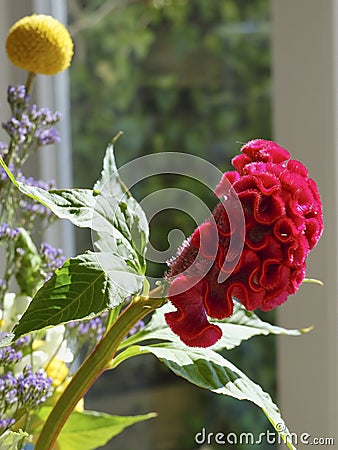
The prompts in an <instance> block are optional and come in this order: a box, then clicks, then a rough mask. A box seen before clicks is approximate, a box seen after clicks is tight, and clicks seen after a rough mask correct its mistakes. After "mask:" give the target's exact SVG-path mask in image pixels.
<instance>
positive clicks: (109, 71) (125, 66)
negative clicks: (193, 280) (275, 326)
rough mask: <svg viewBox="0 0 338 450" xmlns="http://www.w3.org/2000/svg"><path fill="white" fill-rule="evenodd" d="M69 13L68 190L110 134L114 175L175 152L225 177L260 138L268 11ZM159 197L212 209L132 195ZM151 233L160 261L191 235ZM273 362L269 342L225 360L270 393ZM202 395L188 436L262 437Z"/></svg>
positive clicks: (244, 6) (184, 1)
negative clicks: (171, 237) (243, 149)
mask: <svg viewBox="0 0 338 450" xmlns="http://www.w3.org/2000/svg"><path fill="white" fill-rule="evenodd" d="M68 3H69V24H70V26H69V28H70V32H71V34H72V36H73V39H74V41H75V58H74V61H73V64H72V66H71V70H70V74H71V93H72V110H73V111H72V133H73V150H74V167H75V173H74V176H75V184H76V185H77V186H81V187H91V186H92V184H93V183H94V181H95V180H96V179H97V177H98V174H99V172H100V169H101V162H102V158H103V155H104V151H105V147H106V145H107V143H108V142H109V141H110V140H111V139H112V137H113V136H114V135H116V134H117V132H118V131H120V130H122V131H123V132H124V135H123V137H122V138H120V139H119V141H118V142H117V144H116V157H117V162H118V166H121V165H123V164H124V163H126V162H128V161H131V160H133V159H135V158H137V157H139V156H142V155H148V154H151V153H156V152H164V151H179V152H185V153H190V154H194V155H197V156H200V157H202V158H204V159H206V160H208V161H210V162H211V163H213V164H215V165H216V166H217V167H219V168H220V169H221V170H229V169H231V165H230V160H231V157H232V156H233V155H234V154H235V153H237V152H238V151H239V148H240V146H241V143H242V142H245V141H247V140H249V139H253V138H258V137H260V138H265V139H269V138H270V136H271V98H270V96H271V92H270V88H271V70H270V61H271V56H270V11H269V4H270V2H269V0H250V1H248V0H139V1H137V0H129V1H128V0H125V1H122V0H120V1H119V0H115V1H111V0H105V1H104V0H70V1H69V2H68ZM217 182H218V180H215V185H216V184H217ZM166 186H178V187H181V188H182V189H188V190H189V191H190V192H193V193H194V194H196V195H199V196H200V197H201V198H202V199H203V200H204V201H206V202H207V203H208V202H209V204H210V208H212V204H213V202H214V199H213V198H212V194H211V193H210V192H209V193H208V192H205V191H203V190H202V189H201V187H198V186H197V185H196V184H193V183H192V182H191V180H187V179H179V177H170V176H168V177H153V178H151V179H150V180H148V182H144V183H142V185H141V186H137V187H136V189H135V191H133V193H134V195H135V196H136V198H138V199H142V198H144V196H145V195H147V194H149V193H150V192H154V191H157V190H158V189H162V188H164V187H166ZM153 222H154V223H153V224H151V242H152V244H153V245H154V246H155V247H156V248H159V249H163V248H165V246H166V245H165V244H163V242H167V241H166V239H167V234H168V230H171V229H173V228H179V229H182V230H183V231H184V233H185V235H189V234H190V233H191V232H192V231H193V229H194V224H193V223H191V222H192V221H191V220H189V218H186V217H185V216H184V215H182V214H180V213H179V212H178V213H177V214H174V213H173V211H167V212H166V213H165V212H163V214H159V215H158V216H157V217H156V219H155V220H154V221H153ZM85 238H86V236H85ZM85 238H80V240H79V247H80V248H81V250H82V249H83V247H88V245H89V244H88V242H89V241H86V240H85ZM149 269H150V275H153V276H161V275H162V274H163V270H165V267H164V266H163V265H162V266H161V265H153V264H149ZM266 318H267V317H266V316H265V319H266ZM264 339H266V338H264ZM265 342H267V345H266V344H265ZM274 355H275V353H274V343H273V341H272V340H271V339H267V340H264V342H263V338H262V339H260V338H256V339H255V340H254V341H250V342H248V343H247V344H246V345H244V346H241V348H240V349H239V350H238V351H237V355H236V356H235V359H236V360H238V361H240V362H241V366H240V367H242V369H243V370H244V369H246V370H247V371H248V373H249V375H250V374H252V375H253V379H254V380H255V379H256V380H257V382H259V383H261V382H262V385H263V388H264V389H266V390H268V391H269V392H272V393H273V392H274ZM233 360H234V359H233ZM243 361H244V364H243ZM262 380H266V381H265V383H264V382H263V381H262ZM202 395H206V397H207V398H208V401H207V402H206V404H207V405H208V406H207V407H206V411H205V413H206V416H205V417H206V418H208V415H209V416H210V417H209V420H210V421H208V423H209V425H208V424H206V423H205V420H206V418H204V419H203V420H204V422H203V423H200V424H196V423H195V422H196V421H195V422H194V421H193V420H192V422H194V423H193V426H194V429H195V432H198V431H199V427H202V426H207V427H208V426H209V429H210V431H215V432H217V431H222V432H226V431H234V432H236V431H237V432H239V433H240V432H242V431H247V432H249V431H254V432H256V433H257V435H258V434H259V432H260V431H262V429H263V431H265V429H266V426H267V424H266V421H265V419H264V418H263V417H262V416H261V415H260V413H259V411H258V410H257V409H256V408H254V407H253V408H249V407H248V404H245V405H242V404H241V402H237V403H236V402H232V401H231V400H225V399H220V398H218V397H217V396H214V395H213V396H210V395H207V394H202ZM235 403H236V405H235ZM226 404H229V405H230V407H229V408H228V409H227V408H226V406H225V405H226ZM231 410H232V412H231ZM239 417H240V420H239ZM178 420H180V419H178ZM213 423H214V424H215V426H213V425H212V424H213ZM154 426H155V425H154ZM262 427H263V428H262ZM188 434H189V436H191V442H190V444H188V443H183V442H181V446H180V449H183V448H184V449H193V448H194V445H193V434H192V433H190V432H189V433H187V436H188ZM189 445H190V446H189ZM268 447H269V448H271V445H269V446H268ZM236 448H245V446H242V447H241V446H239V445H238V446H236ZM260 449H261V450H264V445H261V446H260ZM173 450H174V449H173Z"/></svg>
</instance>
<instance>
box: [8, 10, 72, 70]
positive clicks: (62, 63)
mask: <svg viewBox="0 0 338 450" xmlns="http://www.w3.org/2000/svg"><path fill="white" fill-rule="evenodd" d="M73 47H74V46H73V41H72V39H71V37H70V35H69V33H68V30H67V29H66V28H65V26H64V25H62V23H60V22H59V21H58V20H56V19H54V18H53V17H51V16H46V15H44V14H33V15H32V16H26V17H23V18H22V19H20V20H19V21H18V22H16V23H15V24H14V25H13V26H12V28H11V29H10V30H9V32H8V36H7V41H6V50H7V55H8V57H9V59H10V60H11V61H12V63H13V64H15V65H16V66H18V67H20V68H21V69H24V70H27V71H28V72H32V73H41V74H44V75H54V74H56V73H58V72H61V71H62V70H65V69H67V67H68V66H69V65H70V62H71V59H72V56H73Z"/></svg>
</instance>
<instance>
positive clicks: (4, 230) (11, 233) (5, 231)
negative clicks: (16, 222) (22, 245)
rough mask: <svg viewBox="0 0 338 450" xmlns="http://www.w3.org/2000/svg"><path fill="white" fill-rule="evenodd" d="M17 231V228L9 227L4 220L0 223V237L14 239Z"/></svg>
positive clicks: (18, 231)
mask: <svg viewBox="0 0 338 450" xmlns="http://www.w3.org/2000/svg"><path fill="white" fill-rule="evenodd" d="M19 233H20V230H19V229H18V228H11V227H10V226H9V225H8V224H7V223H5V222H3V223H2V224H1V225H0V239H6V238H8V239H15V238H16V237H17V235H18V234H19Z"/></svg>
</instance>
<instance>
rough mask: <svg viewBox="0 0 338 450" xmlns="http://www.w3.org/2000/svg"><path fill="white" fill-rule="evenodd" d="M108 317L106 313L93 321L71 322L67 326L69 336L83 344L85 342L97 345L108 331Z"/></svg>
mask: <svg viewBox="0 0 338 450" xmlns="http://www.w3.org/2000/svg"><path fill="white" fill-rule="evenodd" d="M107 315H108V314H107V312H104V313H103V314H101V315H100V316H97V317H94V318H93V319H89V320H81V321H74V322H69V323H68V324H67V329H68V333H69V336H70V337H75V338H76V339H77V340H78V341H79V342H81V344H83V343H84V342H85V341H86V342H88V343H94V344H95V343H96V342H98V341H99V340H100V339H101V338H102V336H103V334H104V332H105V330H106V326H105V322H106V318H107Z"/></svg>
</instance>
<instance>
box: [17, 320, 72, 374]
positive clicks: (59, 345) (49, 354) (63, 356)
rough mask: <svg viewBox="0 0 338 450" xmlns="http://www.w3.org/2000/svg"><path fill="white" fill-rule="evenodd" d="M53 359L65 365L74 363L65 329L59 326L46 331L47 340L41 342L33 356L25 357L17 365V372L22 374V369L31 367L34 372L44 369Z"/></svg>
mask: <svg viewBox="0 0 338 450" xmlns="http://www.w3.org/2000/svg"><path fill="white" fill-rule="evenodd" d="M53 358H58V359H60V360H61V361H64V362H65V363H70V362H72V361H73V358H74V356H73V353H72V352H71V350H70V348H69V347H68V345H67V340H66V339H65V327H64V326H63V325H58V326H56V327H53V328H48V329H47V330H46V335H45V340H43V341H41V344H40V345H38V347H37V349H36V350H34V351H33V352H32V354H29V355H26V356H24V357H23V358H22V359H21V361H19V362H18V363H17V364H16V365H15V371H16V372H20V371H22V369H23V368H24V367H25V366H27V365H31V366H32V367H33V369H34V370H37V369H42V368H44V367H45V365H46V364H48V363H49V362H50V361H51V360H52V359H53Z"/></svg>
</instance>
